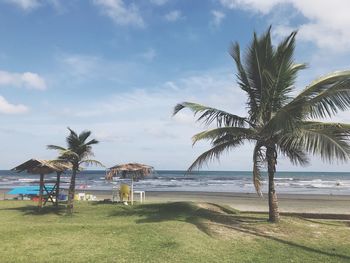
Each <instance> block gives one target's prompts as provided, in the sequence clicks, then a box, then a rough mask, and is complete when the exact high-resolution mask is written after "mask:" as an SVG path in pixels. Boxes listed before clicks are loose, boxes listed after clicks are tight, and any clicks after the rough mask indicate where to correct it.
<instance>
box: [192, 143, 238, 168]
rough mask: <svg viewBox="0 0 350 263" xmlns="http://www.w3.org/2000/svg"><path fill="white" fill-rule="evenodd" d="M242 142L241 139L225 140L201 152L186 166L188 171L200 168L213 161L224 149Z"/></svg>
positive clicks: (226, 149)
mask: <svg viewBox="0 0 350 263" xmlns="http://www.w3.org/2000/svg"><path fill="white" fill-rule="evenodd" d="M241 143H242V140H239V139H238V140H235V141H230V142H225V143H222V144H219V145H216V146H214V147H212V148H211V149H210V150H208V151H206V152H204V153H202V154H201V155H200V156H199V157H198V158H197V159H196V160H195V161H194V162H193V163H192V165H191V166H190V167H189V168H188V171H189V172H190V171H192V170H194V169H195V168H198V169H199V168H201V167H202V166H203V165H204V164H205V163H207V162H210V161H213V160H214V159H219V158H220V156H221V154H222V153H223V152H225V151H228V150H230V149H232V148H235V147H237V146H239V145H240V144H241Z"/></svg>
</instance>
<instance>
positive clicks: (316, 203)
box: [0, 189, 350, 214]
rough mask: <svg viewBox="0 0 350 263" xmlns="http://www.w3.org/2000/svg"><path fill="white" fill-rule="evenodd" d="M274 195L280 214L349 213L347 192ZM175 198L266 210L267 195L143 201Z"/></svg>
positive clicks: (182, 195)
mask: <svg viewBox="0 0 350 263" xmlns="http://www.w3.org/2000/svg"><path fill="white" fill-rule="evenodd" d="M8 190H9V189H0V200H3V199H4V198H10V197H13V196H10V195H7V194H6V192H8ZM83 192H85V193H89V194H93V195H95V196H96V197H97V199H98V200H103V199H111V198H112V191H106V190H80V189H77V190H76V193H83ZM277 195H278V202H279V208H280V212H281V213H283V212H291V213H322V214H323V213H328V214H350V195H321V194H317V195H316V194H278V193H277ZM134 200H135V201H138V200H139V198H138V195H137V194H136V195H135V196H134ZM179 201H193V202H207V203H217V204H223V205H228V206H230V207H232V208H235V209H238V210H240V211H254V212H267V211H268V199H267V195H264V197H263V198H261V197H259V196H258V195H257V194H253V193H227V192H184V191H182V192H177V191H167V192H163V191H146V203H155V202H179Z"/></svg>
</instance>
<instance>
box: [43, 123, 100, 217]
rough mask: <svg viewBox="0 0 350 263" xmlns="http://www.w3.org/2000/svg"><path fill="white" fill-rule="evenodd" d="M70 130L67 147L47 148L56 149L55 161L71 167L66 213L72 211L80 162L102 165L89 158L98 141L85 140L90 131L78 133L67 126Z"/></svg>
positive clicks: (49, 147) (54, 146) (51, 146)
mask: <svg viewBox="0 0 350 263" xmlns="http://www.w3.org/2000/svg"><path fill="white" fill-rule="evenodd" d="M68 130H69V131H70V134H69V136H67V138H66V140H67V148H64V147H61V146H57V145H48V146H47V148H48V149H51V150H58V151H59V153H60V155H59V157H58V158H57V160H56V162H65V163H69V164H70V165H71V167H72V177H71V180H70V185H69V190H68V204H67V213H68V214H72V213H73V201H74V194H75V179H76V175H77V173H78V172H79V171H80V170H81V165H82V164H87V165H89V164H94V165H100V166H103V165H102V164H101V163H100V162H99V161H96V160H92V159H90V157H91V156H93V152H92V145H94V144H97V143H98V141H97V140H95V139H92V140H89V141H87V139H88V138H89V136H90V135H91V131H83V132H81V133H80V134H79V135H78V134H77V133H76V132H75V131H73V130H71V129H70V128H68Z"/></svg>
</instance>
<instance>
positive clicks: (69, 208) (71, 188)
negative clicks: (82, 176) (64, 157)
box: [67, 167, 77, 215]
mask: <svg viewBox="0 0 350 263" xmlns="http://www.w3.org/2000/svg"><path fill="white" fill-rule="evenodd" d="M76 175H77V169H76V168H75V167H73V171H72V177H71V179H70V185H69V190H68V203H67V214H69V215H71V214H72V213H73V202H74V194H75V178H76Z"/></svg>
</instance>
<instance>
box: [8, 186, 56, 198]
mask: <svg viewBox="0 0 350 263" xmlns="http://www.w3.org/2000/svg"><path fill="white" fill-rule="evenodd" d="M45 187H46V189H47V191H49V192H51V191H52V190H53V188H54V186H53V185H47V186H45ZM39 191H40V187H39V186H20V187H16V188H13V189H12V190H11V191H9V192H7V194H9V195H35V196H39Z"/></svg>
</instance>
